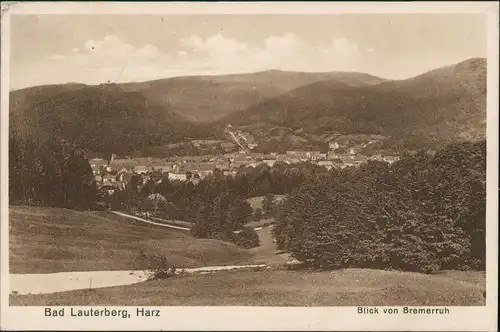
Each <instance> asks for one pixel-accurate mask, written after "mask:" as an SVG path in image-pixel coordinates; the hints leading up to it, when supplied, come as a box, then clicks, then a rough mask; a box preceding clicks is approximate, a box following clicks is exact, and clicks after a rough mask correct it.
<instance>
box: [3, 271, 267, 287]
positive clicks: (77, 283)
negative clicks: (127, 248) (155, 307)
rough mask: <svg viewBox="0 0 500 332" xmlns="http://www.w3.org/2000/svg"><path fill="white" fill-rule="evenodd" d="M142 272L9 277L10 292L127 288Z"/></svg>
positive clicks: (86, 272)
mask: <svg viewBox="0 0 500 332" xmlns="http://www.w3.org/2000/svg"><path fill="white" fill-rule="evenodd" d="M262 267H266V265H265V264H260V265H230V266H206V267H199V268H192V269H184V270H183V271H184V272H185V273H211V272H216V271H223V270H233V269H242V268H262ZM146 280H147V277H146V274H145V272H144V271H132V270H122V271H82V272H60V273H43V274H10V276H9V283H10V293H14V294H49V293H57V292H65V291H70V290H76V289H88V288H103V287H112V286H122V285H131V284H136V283H139V282H143V281H146Z"/></svg>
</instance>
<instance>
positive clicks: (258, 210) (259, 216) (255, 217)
mask: <svg viewBox="0 0 500 332" xmlns="http://www.w3.org/2000/svg"><path fill="white" fill-rule="evenodd" d="M261 219H262V209H261V208H256V209H255V211H254V213H253V220H254V221H259V220H261Z"/></svg>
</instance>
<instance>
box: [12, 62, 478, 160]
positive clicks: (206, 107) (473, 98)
mask: <svg viewBox="0 0 500 332" xmlns="http://www.w3.org/2000/svg"><path fill="white" fill-rule="evenodd" d="M227 124H231V125H233V126H235V127H241V128H243V129H245V130H246V131H248V132H251V133H252V134H254V136H255V137H256V139H257V143H262V142H266V141H269V140H272V141H273V142H276V143H278V144H286V145H287V146H289V147H290V148H293V147H294V146H297V145H299V146H302V145H305V146H307V145H308V144H311V143H317V142H322V143H325V142H323V141H321V139H320V138H321V137H329V135H331V134H332V133H340V134H369V135H383V136H387V137H394V138H397V139H400V140H406V139H410V138H411V139H412V140H415V141H416V142H417V143H418V142H423V141H425V140H428V139H431V140H434V141H438V142H441V141H450V140H456V139H476V138H481V137H484V136H485V128H486V60H485V59H481V58H474V59H469V60H466V61H463V62H460V63H458V64H455V65H451V66H446V67H442V68H437V69H435V70H431V71H429V72H427V73H424V74H422V75H419V76H416V77H413V78H410V79H406V80H386V79H382V78H378V77H375V76H372V75H369V74H363V73H352V72H331V73H303V72H286V71H278V70H269V71H264V72H257V73H250V74H232V75H221V76H190V77H175V78H168V79H161V80H154V81H148V82H139V83H123V84H104V85H99V86H88V85H84V84H78V83H70V84H60V85H45V86H39V87H32V88H26V89H21V90H15V91H11V92H10V125H11V131H14V132H17V133H20V134H22V135H27V136H31V137H35V138H36V139H43V137H44V136H46V135H51V134H57V135H60V136H61V137H62V138H64V139H67V140H68V141H74V142H76V143H77V144H79V145H82V147H85V148H87V149H90V150H93V151H97V152H102V153H110V152H113V153H123V154H127V153H131V152H133V151H140V150H144V149H145V148H147V147H149V146H164V145H166V144H168V143H172V142H178V141H183V140H186V139H190V138H191V139H192V138H206V137H219V138H220V133H221V130H222V129H223V128H224V127H225V126H226V125H227Z"/></svg>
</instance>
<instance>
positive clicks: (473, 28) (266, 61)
mask: <svg viewBox="0 0 500 332" xmlns="http://www.w3.org/2000/svg"><path fill="white" fill-rule="evenodd" d="M486 40H487V36H486V20H485V17H484V16H481V15H463V14H462V15H449V14H447V15H443V14H420V15H415V14H398V15H395V14H364V15H362V14H359V15H307V16H306V15H190V16H181V15H175V16H165V15H164V16H161V15H154V16H153V15H140V16H139V15H136V16H132V15H92V16H91V15H86V16H85V15H36V16H35V15H23V16H21V15H19V16H14V15H13V16H12V17H11V88H12V89H18V88H23V87H27V86H34V85H41V84H52V83H64V82H82V83H87V84H99V83H102V82H106V81H111V82H130V81H145V80H150V79H157V78H165V77H172V76H182V75H198V74H224V73H240V72H255V71H262V70H268V69H281V70H296V71H335V70H342V71H359V72H366V73H370V74H374V75H378V76H381V77H385V78H408V77H412V76H415V75H418V74H420V73H423V72H425V71H427V70H430V69H434V68H437V67H441V66H444V65H449V64H453V63H456V62H459V61H462V60H465V59H467V58H471V57H486Z"/></svg>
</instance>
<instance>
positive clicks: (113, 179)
mask: <svg viewBox="0 0 500 332" xmlns="http://www.w3.org/2000/svg"><path fill="white" fill-rule="evenodd" d="M114 182H116V175H112V174H105V175H104V176H103V177H102V183H103V184H112V183H114Z"/></svg>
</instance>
